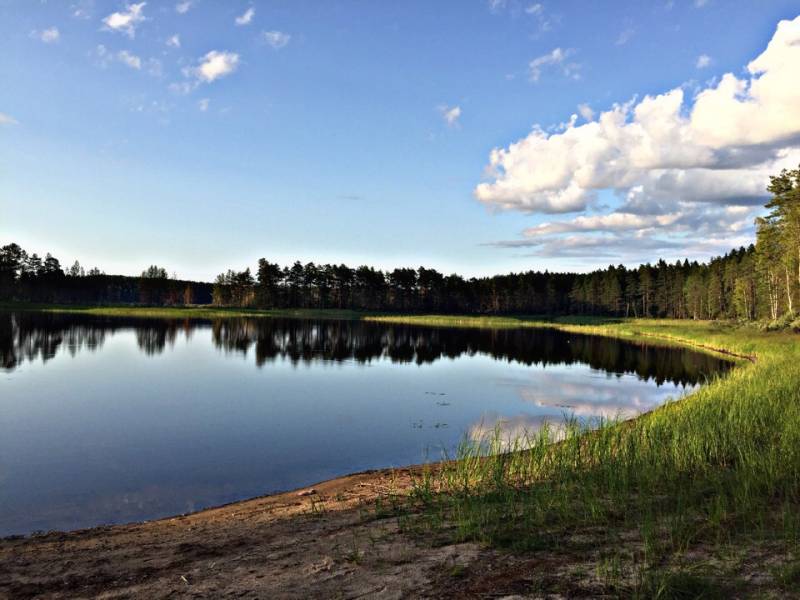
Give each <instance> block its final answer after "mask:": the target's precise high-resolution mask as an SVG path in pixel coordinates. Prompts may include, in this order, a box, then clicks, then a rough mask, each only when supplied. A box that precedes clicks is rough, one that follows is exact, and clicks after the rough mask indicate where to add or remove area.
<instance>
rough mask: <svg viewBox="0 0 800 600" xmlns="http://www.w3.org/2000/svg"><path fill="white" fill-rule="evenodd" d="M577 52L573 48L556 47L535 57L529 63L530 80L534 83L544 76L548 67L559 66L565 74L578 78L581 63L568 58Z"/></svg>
mask: <svg viewBox="0 0 800 600" xmlns="http://www.w3.org/2000/svg"><path fill="white" fill-rule="evenodd" d="M574 53H575V50H573V49H572V48H567V49H562V48H555V49H553V50H552V51H551V52H549V53H547V54H543V55H542V56H538V57H536V58H534V59H533V60H532V61H530V63H528V73H529V75H530V80H531V81H533V82H534V83H537V82H538V81H539V78H540V77H541V76H542V71H543V70H544V69H546V68H547V67H558V68H560V69H561V71H562V72H563V74H564V76H566V77H571V78H573V79H578V78H579V74H578V69H579V68H580V65H578V64H577V63H574V62H568V61H567V59H568V58H569V57H570V56H572V55H573V54H574Z"/></svg>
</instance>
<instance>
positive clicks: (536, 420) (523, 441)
mask: <svg viewBox="0 0 800 600" xmlns="http://www.w3.org/2000/svg"><path fill="white" fill-rule="evenodd" d="M545 426H547V427H548V429H549V439H550V441H558V440H560V439H563V438H564V432H565V430H566V422H565V419H564V417H557V416H556V417H554V416H553V415H541V414H540V415H517V416H515V417H503V416H500V415H497V414H488V415H486V416H485V417H484V418H483V419H482V420H481V421H480V422H479V423H476V424H474V425H472V426H471V427H470V428H469V431H468V432H467V437H468V439H469V441H470V442H472V443H474V444H486V445H487V446H493V445H495V444H497V445H499V446H500V448H496V447H495V448H494V449H497V450H501V451H505V450H509V449H511V448H512V447H513V448H516V449H520V448H523V447H526V446H531V445H533V442H534V441H535V439H537V438H538V436H539V435H540V434H541V433H542V428H543V427H545Z"/></svg>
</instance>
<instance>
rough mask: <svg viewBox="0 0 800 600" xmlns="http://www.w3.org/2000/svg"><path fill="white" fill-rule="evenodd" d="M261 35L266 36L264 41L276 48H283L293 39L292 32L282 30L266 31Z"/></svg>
mask: <svg viewBox="0 0 800 600" xmlns="http://www.w3.org/2000/svg"><path fill="white" fill-rule="evenodd" d="M261 36H262V37H263V38H264V41H265V42H266V43H267V44H269V45H270V46H272V47H273V48H275V49H276V50H280V49H281V48H283V47H284V46H285V45H286V44H288V43H289V41H290V40H291V39H292V36H291V35H290V34H288V33H284V32H282V31H264V32H262V34H261Z"/></svg>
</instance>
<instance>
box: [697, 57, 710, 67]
mask: <svg viewBox="0 0 800 600" xmlns="http://www.w3.org/2000/svg"><path fill="white" fill-rule="evenodd" d="M695 66H696V67H697V68H698V69H705V68H706V67H710V66H711V57H710V56H709V55H708V54H701V55H700V56H698V57H697V62H696V63H695Z"/></svg>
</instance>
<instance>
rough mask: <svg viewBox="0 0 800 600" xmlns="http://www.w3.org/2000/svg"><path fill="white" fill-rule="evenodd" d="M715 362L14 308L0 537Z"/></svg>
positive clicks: (338, 471) (3, 377)
mask: <svg viewBox="0 0 800 600" xmlns="http://www.w3.org/2000/svg"><path fill="white" fill-rule="evenodd" d="M729 367H730V363H728V362H726V361H724V360H721V359H719V358H717V357H715V356H711V355H708V354H702V353H698V352H693V351H690V350H685V349H676V348H666V347H662V346H657V345H646V344H640V343H632V342H627V341H621V340H615V339H609V338H602V337H596V336H587V335H577V334H568V333H564V332H559V331H554V330H550V329H533V328H526V329H453V328H430V327H418V326H408V325H390V324H385V323H370V322H365V321H348V320H308V319H220V320H213V321H190V320H160V319H127V318H103V317H91V316H85V315H64V314H41V313H32V312H27V313H26V312H23V313H8V312H0V535H11V534H27V533H31V532H34V531H39V530H50V529H60V530H68V529H77V528H83V527H89V526H94V525H99V524H107V523H124V522H130V521H138V520H146V519H154V518H159V517H165V516H169V515H175V514H180V513H185V512H190V511H195V510H198V509H201V508H204V507H209V506H215V505H219V504H223V503H227V502H232V501H236V500H241V499H245V498H250V497H253V496H258V495H263V494H267V493H271V492H276V491H282V490H287V489H293V488H297V487H301V486H306V485H310V484H313V483H315V482H318V481H321V480H324V479H329V478H331V477H335V476H339V475H344V474H347V473H352V472H355V471H361V470H365V469H372V468H380V467H392V466H404V465H409V464H414V463H420V462H425V461H433V460H438V459H440V458H442V456H443V455H445V453H446V454H447V455H452V453H453V451H454V449H455V447H456V446H457V445H458V443H459V442H460V441H462V440H464V439H465V437H467V438H471V439H473V440H478V439H480V438H481V436H484V435H486V433H487V432H491V431H494V430H495V429H498V430H499V431H501V432H502V434H503V435H512V436H513V435H517V434H521V433H523V432H535V431H536V430H537V428H539V427H541V426H542V423H544V422H546V421H547V422H550V423H553V424H559V423H563V422H564V420H565V418H576V419H579V420H581V421H584V422H592V420H594V419H598V418H600V417H609V418H629V417H633V416H635V415H637V414H640V413H642V412H645V411H648V410H651V409H652V408H654V407H656V406H658V405H659V404H662V403H663V402H665V401H666V400H667V399H668V398H678V397H680V396H681V395H683V394H685V393H688V392H690V391H691V390H692V389H694V388H695V386H697V385H699V384H702V383H703V382H704V381H706V380H707V379H708V378H710V377H713V376H715V375H716V374H718V373H720V372H722V371H724V370H726V369H728V368H729Z"/></svg>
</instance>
